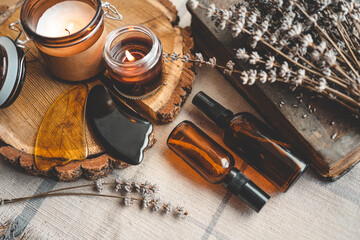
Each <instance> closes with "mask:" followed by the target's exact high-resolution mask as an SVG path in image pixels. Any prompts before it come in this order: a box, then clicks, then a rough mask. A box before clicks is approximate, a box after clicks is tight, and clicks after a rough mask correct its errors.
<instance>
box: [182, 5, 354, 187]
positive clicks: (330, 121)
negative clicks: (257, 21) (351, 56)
mask: <svg viewBox="0 0 360 240" xmlns="http://www.w3.org/2000/svg"><path fill="white" fill-rule="evenodd" d="M201 2H202V3H203V4H205V5H207V4H209V2H210V0H202V1H201ZM211 2H215V3H219V4H221V5H222V6H221V7H225V8H226V7H228V6H224V3H223V2H220V1H211ZM230 2H234V1H229V2H228V1H227V2H226V4H227V5H228V4H230ZM189 11H190V12H191V14H192V23H191V25H192V30H193V35H194V40H195V44H196V45H197V46H198V47H199V48H200V49H201V50H202V51H204V53H205V54H206V55H208V56H210V57H211V56H215V57H216V58H217V61H218V63H220V64H222V65H224V64H226V62H227V61H229V60H230V59H231V60H232V61H234V62H235V63H237V66H241V63H240V62H237V60H236V58H235V51H234V49H236V48H238V47H240V45H241V40H236V39H234V38H233V37H232V36H231V33H230V32H229V31H220V30H219V29H218V28H217V27H215V25H214V23H213V22H212V21H211V20H210V19H209V18H207V17H206V10H204V9H201V8H198V9H196V10H191V9H190V8H189ZM227 79H228V80H229V81H230V82H231V83H232V84H233V86H234V87H235V88H236V89H237V90H238V91H239V92H240V93H241V94H242V95H244V96H245V97H246V98H247V99H248V100H249V101H250V102H251V103H252V104H253V106H254V107H255V108H256V109H257V110H258V111H259V113H260V114H262V116H263V117H264V119H265V120H266V121H267V123H268V124H269V125H271V126H272V127H273V128H274V129H275V130H276V131H278V132H279V133H280V134H282V135H283V136H284V137H285V138H286V139H287V140H288V141H289V142H291V143H292V144H293V145H294V146H296V147H297V148H298V149H299V151H300V152H302V153H304V155H305V158H308V160H310V161H311V164H312V166H313V167H314V168H315V169H316V170H317V172H318V173H319V174H321V175H322V176H323V177H325V178H327V179H330V180H336V179H337V178H339V177H341V176H342V175H343V174H344V173H346V172H347V171H348V170H350V169H351V167H353V166H354V165H355V164H356V163H357V162H359V160H360V124H359V119H356V117H354V115H353V114H352V113H351V112H349V111H348V110H347V109H344V108H343V107H341V106H340V105H338V104H337V103H335V102H332V101H331V100H327V99H322V98H319V97H314V93H309V92H306V91H299V90H296V91H295V92H292V91H291V90H290V88H289V86H288V85H286V84H281V83H274V84H270V83H266V84H261V83H256V84H255V85H253V86H243V85H242V84H241V81H240V79H239V76H237V75H232V76H227ZM300 94H302V95H303V97H302V99H303V100H302V101H301V102H300V101H299V97H298V96H299V95H300ZM309 108H310V109H312V110H309ZM314 108H316V111H315V112H314V111H313V109H314ZM239 111H241V106H239Z"/></svg>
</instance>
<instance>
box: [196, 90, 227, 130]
mask: <svg viewBox="0 0 360 240" xmlns="http://www.w3.org/2000/svg"><path fill="white" fill-rule="evenodd" d="M192 103H193V104H194V105H195V106H196V107H197V108H198V109H199V110H200V111H202V112H203V113H204V114H205V115H206V116H208V117H209V118H210V119H211V120H213V121H214V122H215V123H216V124H217V125H218V126H219V127H221V128H224V127H226V123H227V120H228V119H229V118H230V117H231V116H232V115H233V113H232V112H231V111H230V110H228V109H226V108H224V107H223V106H222V105H221V104H219V103H218V102H216V101H215V100H214V99H212V98H211V97H209V96H208V95H206V94H205V93H204V92H202V91H200V92H198V93H197V94H196V95H195V97H194V98H193V100H192Z"/></svg>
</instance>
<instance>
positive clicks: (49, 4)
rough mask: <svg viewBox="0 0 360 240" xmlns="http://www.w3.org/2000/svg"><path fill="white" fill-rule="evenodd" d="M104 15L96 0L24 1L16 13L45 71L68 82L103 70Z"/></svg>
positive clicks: (88, 76)
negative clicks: (38, 53) (18, 13)
mask: <svg viewBox="0 0 360 240" xmlns="http://www.w3.org/2000/svg"><path fill="white" fill-rule="evenodd" d="M104 16H105V14H104V11H103V9H102V2H101V1H100V0H82V1H75V0H72V1H64V0H26V1H25V2H24V4H23V6H22V9H21V14H20V18H21V24H22V26H23V28H24V30H25V32H26V34H27V36H28V37H29V38H30V39H31V40H33V42H34V44H35V46H36V47H37V48H38V50H39V52H40V54H41V56H42V57H43V59H44V62H45V64H47V66H48V68H49V70H50V71H51V72H52V73H53V74H54V75H55V76H56V77H58V78H60V79H64V80H68V81H81V80H86V79H88V78H91V77H93V76H95V75H97V74H99V73H100V72H102V71H103V69H104V62H103V57H102V52H103V48H104V45H105V40H106V31H105V27H104ZM118 19H119V20H120V19H121V15H120V14H119V15H118Z"/></svg>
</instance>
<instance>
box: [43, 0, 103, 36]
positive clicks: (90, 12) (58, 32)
mask: <svg viewBox="0 0 360 240" xmlns="http://www.w3.org/2000/svg"><path fill="white" fill-rule="evenodd" d="M95 13H96V12H95V10H94V9H93V8H92V7H91V6H90V5H88V4H86V3H84V2H80V1H64V2H60V3H58V4H55V5H54V6H52V7H50V8H49V9H47V10H46V11H45V12H44V13H43V15H42V16H41V17H40V19H39V22H38V24H37V27H36V33H37V34H39V35H42V36H46V37H64V36H67V35H70V34H73V33H76V32H78V31H80V30H81V29H83V28H84V27H86V26H87V25H88V24H89V23H90V22H91V20H92V19H93V18H94V16H95Z"/></svg>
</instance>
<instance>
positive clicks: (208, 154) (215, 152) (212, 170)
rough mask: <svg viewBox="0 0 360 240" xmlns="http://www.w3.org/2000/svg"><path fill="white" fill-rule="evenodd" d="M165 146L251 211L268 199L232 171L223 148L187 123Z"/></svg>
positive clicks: (179, 128)
mask: <svg viewBox="0 0 360 240" xmlns="http://www.w3.org/2000/svg"><path fill="white" fill-rule="evenodd" d="M167 144H168V146H169V148H170V149H171V150H172V151H173V152H175V153H176V154H177V155H178V156H179V157H181V158H182V159H183V160H184V161H185V162H186V163H187V164H188V165H190V166H191V167H192V168H193V169H194V170H195V171H197V172H198V173H199V174H200V175H201V176H202V177H203V178H205V179H206V180H207V181H208V182H210V183H214V184H218V183H222V185H223V186H224V187H226V188H228V189H229V190H230V191H231V192H233V193H234V194H235V195H236V196H238V197H239V198H240V199H241V200H243V201H244V202H245V203H246V204H248V205H249V206H250V207H251V208H252V209H254V210H255V211H257V212H259V211H260V209H261V208H262V207H263V205H264V204H265V203H266V202H267V201H268V200H269V198H270V197H269V196H268V195H267V194H266V193H265V192H264V191H263V190H261V189H260V188H259V187H258V186H257V185H255V184H254V183H253V182H252V181H250V180H249V179H248V178H247V177H246V176H245V175H244V174H242V173H241V172H240V171H239V170H238V169H236V168H234V158H233V156H232V155H231V154H230V153H229V152H227V151H226V150H225V149H224V148H223V147H221V146H220V145H219V144H218V143H216V142H215V141H214V140H213V139H212V138H210V137H209V136H208V135H206V134H205V133H204V132H203V131H202V130H201V129H200V128H198V127H197V126H196V125H195V124H193V123H192V122H189V121H184V122H182V123H180V124H179V125H178V126H177V127H176V128H175V129H174V130H173V131H172V133H171V134H170V136H169V138H168V141H167Z"/></svg>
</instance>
